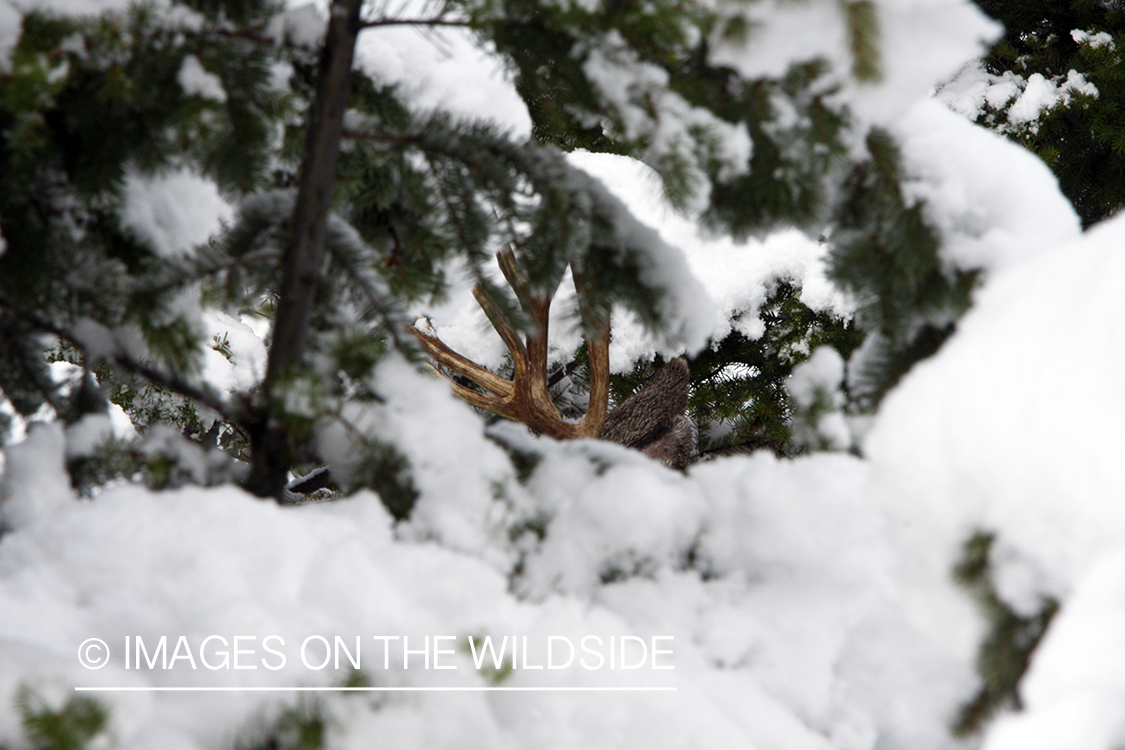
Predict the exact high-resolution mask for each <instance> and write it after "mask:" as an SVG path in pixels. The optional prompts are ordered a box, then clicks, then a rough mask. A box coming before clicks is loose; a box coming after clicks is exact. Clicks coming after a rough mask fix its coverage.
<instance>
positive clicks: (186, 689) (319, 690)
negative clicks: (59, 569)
mask: <svg viewBox="0 0 1125 750" xmlns="http://www.w3.org/2000/svg"><path fill="white" fill-rule="evenodd" d="M74 691H75V692H79V693H94V692H98V693H239V692H247V693H285V692H299V693H451V692H461V693H500V692H504V693H548V692H556V693H559V692H571V693H573V692H600V693H606V692H618V693H645V692H648V693H651V692H675V691H676V688H674V687H500V686H492V687H487V686H478V687H76V688H74Z"/></svg>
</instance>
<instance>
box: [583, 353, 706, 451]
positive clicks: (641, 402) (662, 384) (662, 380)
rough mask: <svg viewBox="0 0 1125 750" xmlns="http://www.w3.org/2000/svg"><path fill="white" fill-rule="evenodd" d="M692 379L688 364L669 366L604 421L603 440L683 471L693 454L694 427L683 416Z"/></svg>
mask: <svg viewBox="0 0 1125 750" xmlns="http://www.w3.org/2000/svg"><path fill="white" fill-rule="evenodd" d="M690 382H691V377H690V375H689V373H688V366H687V362H685V361H684V360H682V359H674V360H672V361H671V362H668V363H667V364H666V365H664V366H663V367H662V368H660V370H658V371H657V373H656V374H655V375H653V376H652V377H651V378H650V379H649V380H648V382H647V383H645V384H644V385H643V386H642V387H641V389H640V390H639V391H637V392H636V393H634V394H633V395H632V396H630V397H629V398H628V399H626V400H625V401H623V402H622V403H621V404H620V405H619V406H618V407H617V408H616V409H614V410H613V411H611V412H610V413H609V416H608V417H606V421H605V428H604V429H603V430H602V439H603V440H609V441H611V442H614V443H619V444H620V445H624V446H627V447H629V448H636V449H637V450H639V451H641V452H643V453H644V454H645V455H648V456H651V457H652V458H655V459H657V460H658V461H662V462H663V463H664V464H665V465H667V466H669V467H671V468H673V469H685V468H687V465H688V463H689V462H690V460H691V456H692V454H693V453H694V452H695V427H694V425H692V423H691V420H689V419H688V418H687V417H686V416H684V410H685V409H686V408H687V400H688V387H689V384H690Z"/></svg>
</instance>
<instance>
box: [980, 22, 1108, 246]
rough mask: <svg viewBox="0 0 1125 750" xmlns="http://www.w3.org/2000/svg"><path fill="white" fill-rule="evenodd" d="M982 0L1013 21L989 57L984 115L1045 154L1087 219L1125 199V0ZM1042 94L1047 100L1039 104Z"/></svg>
mask: <svg viewBox="0 0 1125 750" xmlns="http://www.w3.org/2000/svg"><path fill="white" fill-rule="evenodd" d="M977 5H979V6H980V7H981V9H982V10H984V11H985V12H986V13H988V14H989V15H991V16H992V17H993V18H995V19H997V20H998V21H1000V22H1001V23H1003V24H1004V27H1005V34H1004V37H1003V38H1002V39H1000V40H999V41H998V42H997V43H996V44H995V45H994V46H993V48H992V49H991V50H990V51H989V53H988V55H987V56H985V58H984V60H983V63H984V68H985V70H986V72H987V74H988V75H989V79H990V82H991V83H992V84H993V86H994V90H995V91H996V93H995V95H990V96H988V97H987V98H986V100H985V101H984V102H983V105H982V107H981V110H980V112H979V114H978V115H977V121H978V122H979V123H981V124H983V125H987V126H988V127H991V128H993V129H995V130H997V131H999V132H1001V133H1003V134H1004V135H1006V136H1008V137H1009V138H1012V139H1013V140H1015V141H1017V142H1018V143H1021V144H1023V145H1024V146H1026V147H1027V148H1028V149H1030V150H1031V151H1033V152H1034V153H1036V154H1038V155H1039V156H1040V157H1041V158H1042V159H1043V161H1045V162H1046V163H1047V164H1048V166H1050V167H1051V169H1052V170H1053V171H1054V172H1055V174H1056V175H1057V176H1058V178H1059V187H1060V188H1061V189H1062V191H1063V194H1065V195H1066V196H1067V198H1069V199H1070V200H1071V202H1072V203H1073V204H1074V207H1075V210H1077V212H1078V215H1079V216H1080V217H1081V219H1082V223H1083V225H1084V226H1087V227H1088V226H1090V225H1091V224H1094V223H1096V222H1099V221H1101V220H1102V219H1105V218H1106V217H1108V216H1110V215H1111V214H1113V213H1114V212H1116V211H1117V210H1119V209H1120V208H1121V206H1123V205H1125V111H1123V110H1122V105H1121V102H1122V97H1123V96H1125V60H1123V58H1122V55H1123V54H1125V5H1123V4H1122V3H1120V2H1092V1H1091V0H1068V1H1067V2H1050V1H1049V0H1039V1H1037V2H1019V1H1013V0H977ZM1000 86H1002V87H1004V90H1003V91H1000V89H999V88H995V87H1000ZM1029 87H1030V94H1028V96H1026V97H1025V96H1024V94H1026V93H1028V92H1029ZM1037 96H1038V97H1039V98H1040V99H1041V100H1043V104H1045V106H1042V105H1041V106H1042V108H1041V109H1040V108H1038V107H1036V108H1035V109H1034V110H1032V107H1031V105H1032V104H1033V103H1034V100H1035V99H1036V97H1037ZM1021 99H1024V102H1023V104H1021V103H1020V102H1021Z"/></svg>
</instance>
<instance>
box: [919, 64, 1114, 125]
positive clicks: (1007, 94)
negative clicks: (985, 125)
mask: <svg viewBox="0 0 1125 750" xmlns="http://www.w3.org/2000/svg"><path fill="white" fill-rule="evenodd" d="M1075 94H1079V95H1082V96H1088V97H1094V98H1097V96H1098V95H1099V92H1098V87H1097V86H1095V85H1094V84H1093V83H1090V82H1089V81H1087V80H1086V77H1085V76H1084V75H1082V74H1081V73H1079V72H1078V71H1076V70H1069V71H1067V74H1066V77H1065V78H1064V77H1063V76H1056V77H1055V78H1053V79H1048V78H1046V77H1044V76H1043V74H1042V73H1032V74H1031V75H1030V76H1028V77H1027V78H1024V77H1022V76H1020V75H1017V74H1016V73H1013V72H1012V71H1010V70H1008V71H1004V73H1002V74H1001V75H998V76H997V75H993V74H991V73H989V72H988V71H987V70H985V68H984V65H983V64H982V62H981V61H979V60H977V61H974V62H972V63H970V64H968V65H966V66H965V67H964V68H962V69H961V70H960V71H959V72H958V73H957V75H956V76H954V77H953V78H952V80H950V81H949V82H947V83H944V84H942V86H941V89H940V91H939V92H938V98H939V99H941V100H942V101H944V102H945V103H946V104H947V105H948V106H949V107H950V109H952V110H954V111H955V112H958V113H960V114H962V115H964V116H966V117H968V118H969V119H971V120H976V119H977V118H979V117H982V116H986V115H989V114H990V112H1000V111H1002V110H1004V108H1005V107H1008V109H1007V111H1006V112H1005V113H1004V118H1005V121H1004V122H1003V123H1002V124H1001V125H1000V126H999V127H998V130H999V132H1009V131H1013V132H1021V131H1023V130H1027V131H1029V132H1031V133H1036V132H1038V128H1039V124H1038V121H1039V119H1040V118H1042V117H1043V115H1044V114H1045V113H1047V112H1050V111H1051V110H1052V109H1055V108H1056V107H1060V106H1066V105H1067V104H1069V103H1070V100H1071V98H1072V97H1073V96H1074V95H1075ZM1009 102H1011V106H1010V107H1009V106H1008V104H1009Z"/></svg>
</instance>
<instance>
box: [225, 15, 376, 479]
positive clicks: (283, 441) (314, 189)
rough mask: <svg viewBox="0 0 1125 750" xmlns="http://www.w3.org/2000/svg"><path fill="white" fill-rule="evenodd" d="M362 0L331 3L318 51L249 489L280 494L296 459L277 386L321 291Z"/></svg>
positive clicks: (293, 370)
mask: <svg viewBox="0 0 1125 750" xmlns="http://www.w3.org/2000/svg"><path fill="white" fill-rule="evenodd" d="M361 4H362V3H361V0H334V2H333V3H332V9H331V18H330V20H329V23H328V31H327V33H326V34H325V38H324V48H323V49H322V51H321V58H320V73H319V78H318V81H317V90H316V98H315V99H314V101H313V104H312V107H311V108H310V110H309V129H308V139H307V141H306V146H305V159H304V162H303V163H302V164H301V174H300V178H299V183H298V186H297V204H296V207H295V208H294V213H293V239H292V241H291V243H290V245H289V247H288V248H286V252H285V255H284V257H283V258H282V265H281V284H280V293H279V298H278V306H277V315H276V317H275V318H274V326H273V338H272V342H271V344H270V351H269V360H268V362H267V365H266V377H265V380H264V381H263V383H262V397H263V398H262V402H261V404H260V407H259V408H260V411H259V413H258V415H257V418H256V419H254V420H253V422H254V423H253V424H252V425H248V432H249V433H250V436H251V445H250V448H251V457H250V464H251V465H250V476H249V477H248V478H247V480H246V489H248V490H249V491H251V492H253V493H254V494H256V495H259V496H261V497H274V498H280V497H281V496H282V494H283V493H284V491H285V485H286V482H287V479H288V474H289V469H290V467H291V466H292V463H293V452H294V445H293V439H292V436H291V435H290V434H289V433H288V430H287V429H286V428H285V426H284V425H283V424H282V423H281V422H280V421H279V420H278V419H277V418H276V410H277V404H278V403H279V402H280V400H281V398H282V395H283V394H282V393H281V390H282V389H284V387H285V385H286V383H287V382H288V381H289V380H290V379H291V378H292V377H293V376H294V375H295V374H298V373H299V372H300V369H301V367H302V361H303V357H304V353H305V347H306V344H307V340H308V331H309V318H310V316H311V314H312V309H313V303H314V302H315V300H316V295H317V292H318V291H319V288H320V283H321V279H320V273H321V265H322V259H323V257H324V237H325V231H326V227H327V218H328V210H329V206H330V204H331V200H332V188H333V185H334V183H335V179H336V163H337V160H338V157H339V153H340V138H341V136H342V134H343V121H344V111H345V109H346V108H347V104H348V91H349V88H350V84H351V68H352V59H353V57H354V54H355V42H356V37H357V36H358V34H359V31H360V28H361V23H360V18H359V16H360V14H359V11H360V6H361Z"/></svg>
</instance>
